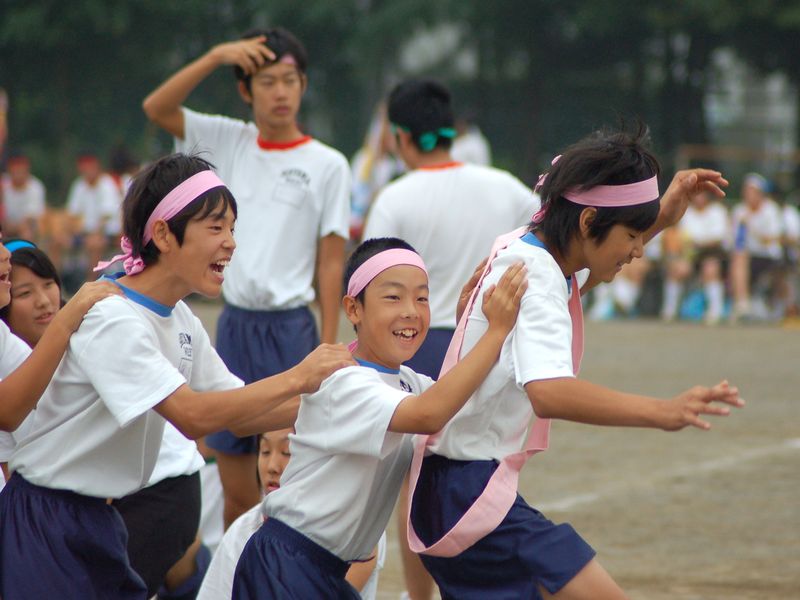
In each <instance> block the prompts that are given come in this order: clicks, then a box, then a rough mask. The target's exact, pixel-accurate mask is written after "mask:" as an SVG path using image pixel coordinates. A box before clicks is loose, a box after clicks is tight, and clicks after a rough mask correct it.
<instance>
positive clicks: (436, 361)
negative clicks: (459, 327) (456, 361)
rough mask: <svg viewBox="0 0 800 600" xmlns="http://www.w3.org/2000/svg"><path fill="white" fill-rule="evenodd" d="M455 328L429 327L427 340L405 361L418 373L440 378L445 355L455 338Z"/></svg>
mask: <svg viewBox="0 0 800 600" xmlns="http://www.w3.org/2000/svg"><path fill="white" fill-rule="evenodd" d="M453 331H454V330H453V329H429V330H428V335H426V336H425V341H424V342H422V346H420V347H419V350H417V353H416V354H415V355H414V356H412V357H411V358H410V359H409V360H407V361H406V362H405V365H406V366H407V367H411V368H412V369H413V370H414V371H415V372H416V373H421V374H422V375H427V376H428V377H430V378H431V379H439V371H441V370H442V363H443V362H444V355H445V354H447V347H448V346H449V345H450V340H452V339H453Z"/></svg>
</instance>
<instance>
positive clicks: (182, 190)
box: [94, 170, 225, 275]
mask: <svg viewBox="0 0 800 600" xmlns="http://www.w3.org/2000/svg"><path fill="white" fill-rule="evenodd" d="M217 187H225V183H224V182H223V181H222V180H221V179H220V178H219V177H217V175H216V174H215V173H214V172H213V171H210V170H208V171H200V172H199V173H196V174H194V175H192V176H191V177H189V179H186V180H184V181H182V182H181V183H179V184H178V185H177V186H175V187H174V188H173V189H172V191H171V192H170V193H168V194H167V195H166V196H164V198H163V199H162V200H161V202H159V203H158V204H157V205H156V207H155V209H154V210H153V212H152V214H151V215H150V218H149V219H147V223H145V225H144V235H143V236H142V241H143V242H144V243H143V244H142V245H143V246H144V245H146V244H147V243H148V242H149V241H150V240H151V239H153V232H152V231H153V225H155V223H156V221H168V220H170V219H171V218H172V217H174V216H175V215H177V214H178V213H179V212H181V211H182V210H183V209H184V208H186V207H187V206H188V205H189V204H191V203H192V202H193V201H194V200H196V199H197V198H199V197H200V196H201V195H202V194H204V193H206V192H207V191H208V190H211V189H214V188H217ZM120 246H121V247H122V252H123V253H122V254H117V255H116V256H115V257H114V258H112V259H111V260H109V261H101V262H99V263H97V266H96V267H95V268H94V270H95V271H102V270H103V269H105V268H107V267H108V266H109V265H111V264H113V263H115V262H117V261H118V260H122V261H124V262H123V266H124V268H125V274H126V275H135V274H136V273H141V272H142V271H143V270H144V267H145V264H144V261H143V260H142V258H141V257H140V256H137V257H135V258H134V256H133V247H132V246H131V241H130V240H129V239H128V238H127V237H125V236H122V239H121V240H120Z"/></svg>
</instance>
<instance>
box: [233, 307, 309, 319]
mask: <svg viewBox="0 0 800 600" xmlns="http://www.w3.org/2000/svg"><path fill="white" fill-rule="evenodd" d="M223 310H224V311H226V312H228V313H230V314H231V315H233V316H236V317H245V318H247V319H257V320H259V321H266V322H269V321H280V320H282V319H290V318H292V317H300V316H303V315H305V314H308V316H309V317H311V318H314V315H312V314H311V310H309V308H308V307H307V306H298V307H297V308H287V309H285V310H250V309H247V308H239V307H238V306H234V305H233V304H225V306H224V308H223Z"/></svg>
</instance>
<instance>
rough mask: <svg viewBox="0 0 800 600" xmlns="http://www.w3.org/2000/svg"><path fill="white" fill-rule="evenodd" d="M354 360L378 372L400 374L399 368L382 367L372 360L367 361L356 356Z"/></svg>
mask: <svg viewBox="0 0 800 600" xmlns="http://www.w3.org/2000/svg"><path fill="white" fill-rule="evenodd" d="M356 362H357V363H358V364H360V365H361V366H362V367H368V368H370V369H375V370H376V371H377V372H378V373H389V374H390V375H399V374H400V369H390V368H389V367H384V366H383V365H378V364H375V363H373V362H369V361H368V360H362V359H360V358H356Z"/></svg>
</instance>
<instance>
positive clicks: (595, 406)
mask: <svg viewBox="0 0 800 600" xmlns="http://www.w3.org/2000/svg"><path fill="white" fill-rule="evenodd" d="M525 391H526V392H527V393H528V398H529V399H530V401H531V404H532V405H533V410H534V412H535V413H536V416H538V417H540V418H547V419H564V420H567V421H576V422H578V423H588V424H590V425H616V426H623V427H625V426H627V427H654V428H657V429H664V430H667V431H677V430H679V429H683V428H684V427H687V426H690V425H691V426H693V427H698V428H700V429H710V428H711V424H710V423H708V421H705V420H703V419H702V418H701V417H700V415H703V414H707V415H718V416H725V415H727V414H729V413H730V408H729V407H728V406H720V405H719V404H717V403H718V402H721V403H723V404H728V405H730V406H735V407H741V406H744V401H743V400H742V399H741V398H739V390H738V389H737V388H735V387H731V386H729V385H728V382H727V381H722V382H720V383H718V384H717V385H715V386H714V387H710V388H708V387H702V386H695V387H693V388H691V389H689V390H686V391H685V392H683V393H681V394H678V395H677V396H675V397H674V398H672V399H670V400H661V399H658V398H651V397H648V396H640V395H637V394H627V393H624V392H618V391H616V390H612V389H610V388H607V387H603V386H600V385H596V384H594V383H590V382H588V381H581V380H579V379H573V378H571V377H564V378H558V379H542V380H539V381H531V382H529V383H527V384H525Z"/></svg>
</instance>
